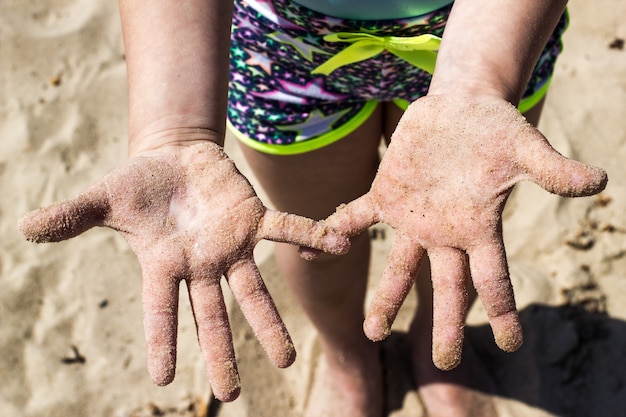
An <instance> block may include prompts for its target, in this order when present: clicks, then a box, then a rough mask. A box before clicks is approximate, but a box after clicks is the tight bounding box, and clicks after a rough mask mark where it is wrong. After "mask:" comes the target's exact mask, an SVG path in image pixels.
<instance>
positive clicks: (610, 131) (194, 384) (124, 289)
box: [0, 0, 626, 417]
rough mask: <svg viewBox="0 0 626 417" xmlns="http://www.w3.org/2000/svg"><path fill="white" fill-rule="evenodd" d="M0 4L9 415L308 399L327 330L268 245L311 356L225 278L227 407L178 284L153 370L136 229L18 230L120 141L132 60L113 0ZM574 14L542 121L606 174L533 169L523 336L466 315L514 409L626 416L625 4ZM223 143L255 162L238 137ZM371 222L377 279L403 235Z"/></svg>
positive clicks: (603, 0) (391, 408)
mask: <svg viewBox="0 0 626 417" xmlns="http://www.w3.org/2000/svg"><path fill="white" fill-rule="evenodd" d="M0 9H1V10H0V92H1V94H2V99H1V100H0V138H1V143H2V146H1V150H0V245H1V249H0V288H1V290H0V320H1V326H0V349H1V350H0V352H1V355H0V377H1V381H2V382H1V388H0V415H1V416H7V417H9V416H24V417H30V416H33V417H34V416H37V417H40V416H47V417H67V416H89V417H99V416H103V417H104V416H107V417H127V416H128V417H130V416H135V417H140V416H154V415H163V416H219V417H231V416H232V417H235V416H236V417H243V416H254V417H263V416H272V417H274V416H298V415H300V413H301V412H302V410H303V408H304V407H305V406H306V403H307V400H308V392H309V389H310V387H311V385H312V380H313V377H314V375H315V369H316V363H317V359H318V355H319V347H318V345H317V341H316V335H315V332H314V330H313V328H312V327H311V325H310V323H309V322H308V320H307V319H306V317H305V316H304V315H303V313H302V311H301V309H300V307H299V306H298V305H297V304H295V302H294V300H293V297H292V296H291V294H290V293H289V290H288V289H287V288H286V286H285V284H284V282H283V281H282V280H281V278H280V276H279V275H278V273H277V271H276V267H275V265H274V261H273V258H272V247H271V245H270V244H267V243H263V244H261V245H259V247H258V249H257V253H256V255H257V260H258V263H259V265H260V268H261V272H262V274H263V276H264V278H265V279H266V281H267V285H268V287H269V289H270V291H271V293H272V295H273V297H274V299H275V300H276V302H277V305H278V307H279V310H280V312H281V314H282V316H283V318H284V320H285V322H286V324H287V327H288V329H289V330H290V332H291V335H292V337H293V339H294V343H295V345H296V348H297V351H298V358H297V360H296V363H295V364H294V365H293V366H292V367H290V368H288V369H284V370H281V369H276V368H273V367H272V365H271V364H270V362H269V361H268V359H267V358H266V356H265V354H264V352H263V350H262V349H261V348H260V345H259V344H258V342H257V341H256V339H255V338H254V336H253V334H252V332H251V330H250V328H249V326H248V325H247V323H246V322H245V319H244V318H243V316H242V314H241V312H240V311H239V309H238V307H237V306H236V304H235V303H234V302H233V301H232V297H231V296H230V294H229V292H228V289H227V288H225V294H226V298H227V302H228V306H229V313H230V317H231V322H232V327H233V332H234V339H235V343H236V352H237V355H238V359H239V367H240V372H241V377H242V383H243V387H242V394H241V397H240V398H239V399H238V400H236V401H235V402H233V403H228V404H223V403H220V402H218V401H216V400H214V399H212V396H211V391H210V387H209V385H208V383H207V380H206V374H205V368H204V364H203V361H202V357H201V355H200V352H199V348H198V346H197V342H196V336H195V327H194V324H193V318H192V315H191V313H190V309H189V303H188V301H187V299H186V295H185V290H183V291H181V294H182V295H181V306H180V329H179V343H178V345H179V354H178V358H179V359H178V368H177V376H176V379H175V381H174V382H173V383H172V384H171V385H169V386H167V387H164V388H162V387H157V386H155V385H153V384H152V382H151V381H150V379H149V377H148V373H147V370H146V358H145V346H144V340H143V331H142V319H141V303H140V293H141V292H140V291H141V282H140V281H141V279H140V271H139V266H138V263H137V261H136V258H135V256H134V254H133V253H132V252H131V250H130V249H129V247H128V245H127V244H126V242H125V241H124V240H123V239H122V238H121V237H120V236H119V235H117V234H116V233H115V232H113V231H111V230H108V229H94V230H90V231H88V232H87V233H85V234H83V235H81V236H80V237H77V238H75V239H73V240H71V241H68V242H63V243H57V244H42V245H37V244H33V243H29V242H26V241H25V240H24V238H23V237H22V236H21V235H20V234H19V233H18V231H17V228H16V223H17V219H18V217H19V216H20V215H21V214H23V213H24V212H26V211H28V210H32V209H35V208H37V207H39V206H43V205H48V204H51V203H53V202H55V201H58V200H61V199H66V198H70V197H72V196H74V195H75V194H77V193H78V192H79V191H80V190H82V189H83V188H85V187H86V186H88V185H89V184H91V183H92V182H93V181H95V180H97V179H98V178H100V177H101V176H102V175H104V174H105V173H107V172H108V171H110V170H111V169H112V168H113V167H114V166H115V165H116V164H117V163H119V162H121V161H123V160H124V159H125V158H126V150H127V148H126V132H127V126H126V125H127V114H126V112H127V98H126V72H125V66H124V51H123V47H122V39H121V30H120V23H119V17H118V14H117V6H116V2H112V1H104V0H50V1H38V0H34V1H18V0H4V1H3V2H2V4H1V5H0ZM570 12H571V25H570V28H569V30H568V31H567V33H566V34H565V38H564V39H565V50H564V53H563V54H562V56H561V57H560V58H559V61H558V64H557V69H556V73H555V76H554V80H553V83H552V87H551V90H550V93H549V95H548V100H547V104H546V107H545V112H544V116H543V119H542V121H541V124H540V129H541V130H542V131H543V132H544V133H545V135H546V136H547V137H548V139H549V140H550V141H551V143H552V144H553V146H555V147H556V148H557V149H558V150H559V151H560V152H562V153H563V154H565V155H567V156H570V157H573V158H575V159H578V160H581V161H583V162H586V163H590V164H594V165H598V166H602V167H603V168H605V169H606V170H607V171H608V174H609V185H608V187H607V189H606V191H605V192H603V193H602V194H601V196H595V197H589V198H582V199H575V200H571V199H564V198H559V197H556V196H554V195H550V194H548V193H546V192H544V191H543V190H541V189H540V188H539V187H537V186H535V185H533V184H528V183H524V184H521V185H520V186H518V187H517V188H516V190H515V191H514V193H513V196H512V197H511V199H510V201H509V204H508V205H507V208H506V210H505V216H504V217H505V221H504V234H505V240H506V245H507V250H508V255H509V261H510V268H511V274H512V278H513V282H514V285H515V293H516V297H517V300H518V305H519V308H520V311H521V317H522V321H523V325H524V329H525V340H526V341H525V344H524V346H523V347H522V348H521V349H520V350H519V351H518V352H516V353H513V354H506V353H503V352H501V351H499V350H498V349H497V347H496V346H495V344H494V342H493V337H492V335H491V331H490V329H489V327H488V325H487V324H486V320H485V316H484V313H483V311H482V309H481V306H480V304H479V303H477V304H476V305H475V307H474V308H473V310H472V312H471V316H470V320H469V323H470V327H469V329H468V343H469V344H471V346H472V347H473V350H474V351H475V353H476V355H477V356H478V358H479V359H480V361H481V363H482V365H483V366H484V367H485V368H486V369H487V371H488V372H489V373H490V374H491V376H492V378H493V380H494V381H495V382H496V386H497V397H496V405H497V408H498V411H499V413H500V414H501V415H502V416H532V417H535V416H552V415H559V416H581V417H582V416H585V417H588V416H607V417H608V416H623V415H625V413H626V412H625V411H624V410H626V321H625V320H626V216H625V215H624V212H625V207H626V164H625V163H624V161H626V120H625V117H626V51H624V46H623V39H625V38H626V24H625V23H624V16H626V2H624V1H623V0H598V1H594V2H589V1H585V0H574V1H572V2H571V3H570ZM620 39H621V42H620ZM227 151H228V152H229V154H230V155H231V156H232V157H233V158H234V159H235V161H236V162H237V163H238V165H239V166H240V168H241V170H242V171H243V172H248V170H247V167H246V166H245V164H244V163H243V161H242V158H241V155H240V152H239V150H238V149H237V146H236V145H235V143H234V139H232V138H228V145H227ZM253 182H254V181H253ZM374 230H375V231H376V233H375V235H376V236H375V237H376V238H375V240H374V242H373V250H374V252H373V253H374V256H373V259H372V268H371V275H372V279H371V284H370V286H371V287H372V288H374V287H375V285H376V281H377V279H378V277H380V274H381V272H382V268H383V267H384V264H385V257H386V253H387V251H388V249H389V247H390V245H391V243H392V241H393V234H392V232H391V231H390V230H388V229H386V228H385V227H384V226H382V225H380V226H376V227H375V228H374ZM414 307H415V298H414V297H413V296H412V297H411V298H410V299H409V300H408V301H407V303H406V305H405V306H404V308H403V311H402V313H401V315H400V317H399V319H398V321H397V323H396V325H395V327H394V332H393V334H392V336H391V337H390V338H389V339H388V340H386V341H385V342H383V360H384V362H385V367H386V375H385V378H386V397H387V402H386V408H387V413H388V415H390V416H396V417H400V416H407V417H408V416H422V415H424V412H423V409H422V406H421V404H420V400H419V397H418V396H417V394H416V393H415V390H414V388H413V383H412V382H411V377H410V375H409V374H408V373H407V369H409V365H408V364H409V362H408V361H409V359H408V358H407V356H406V350H407V345H406V337H405V332H406V329H407V326H408V323H409V320H410V315H411V312H412V310H413V309H414ZM476 363H478V362H476Z"/></svg>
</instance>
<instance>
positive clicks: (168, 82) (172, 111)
mask: <svg viewBox="0 0 626 417" xmlns="http://www.w3.org/2000/svg"><path fill="white" fill-rule="evenodd" d="M119 3H120V14H121V19H122V29H123V33H124V45H125V51H126V65H127V69H128V89H129V153H130V154H131V155H132V154H135V153H137V152H139V151H145V150H151V149H156V148H159V147H161V146H166V145H179V144H186V143H195V142H199V141H205V140H211V141H213V142H216V143H219V144H222V143H223V138H224V132H225V120H226V102H227V94H228V92H227V91H228V53H229V38H230V37H229V34H230V25H231V17H232V1H229V0H183V1H177V0H152V1H141V0H120V2H119Z"/></svg>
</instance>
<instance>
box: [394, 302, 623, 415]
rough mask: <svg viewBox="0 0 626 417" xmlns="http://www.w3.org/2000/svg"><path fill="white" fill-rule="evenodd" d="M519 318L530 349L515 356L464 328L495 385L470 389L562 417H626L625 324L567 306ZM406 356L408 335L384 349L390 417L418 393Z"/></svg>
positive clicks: (484, 329)
mask: <svg viewBox="0 0 626 417" xmlns="http://www.w3.org/2000/svg"><path fill="white" fill-rule="evenodd" d="M589 310H591V312H590V311H589ZM520 317H521V320H522V324H523V326H524V337H525V342H524V345H523V346H522V348H520V349H519V350H518V351H517V352H515V353H505V352H502V351H500V350H499V349H498V348H497V346H496V345H495V343H494V341H493V336H492V333H491V329H490V327H489V326H488V325H483V326H473V327H468V328H467V331H466V345H467V346H469V347H470V348H471V349H472V351H473V353H475V355H476V356H477V357H478V359H479V360H478V362H479V363H482V366H483V368H486V370H487V372H488V373H489V375H490V376H491V380H492V381H491V384H490V385H491V387H490V388H487V387H486V385H485V383H484V381H473V382H470V384H471V385H472V388H474V389H476V390H480V391H489V390H492V391H495V392H494V394H495V395H497V396H499V397H502V398H507V399H511V400H515V401H520V402H523V403H525V404H527V405H529V406H532V407H535V408H539V409H542V410H544V411H546V412H548V413H551V414H554V415H557V416H566V417H591V416H593V417H619V416H626V322H624V321H621V320H616V319H613V318H610V317H608V316H607V315H605V314H602V313H596V312H593V309H588V308H587V309H586V308H585V306H569V305H568V306H558V307H555V306H547V305H540V304H531V305H529V306H528V307H526V308H525V309H524V310H522V311H521V312H520ZM409 350H410V348H409V343H408V337H407V334H406V333H401V332H398V333H394V334H392V335H391V336H390V338H389V339H388V341H386V342H385V344H384V357H383V360H384V361H385V366H386V368H387V370H388V371H387V375H386V381H387V387H388V392H387V399H388V401H387V413H388V414H393V412H394V410H399V409H401V408H402V407H403V404H404V401H405V397H406V395H407V394H408V393H409V392H410V391H412V390H414V387H415V384H414V382H413V381H412V380H411V378H410V377H409V376H407V374H408V373H410V369H411V363H410V354H409ZM464 357H466V355H464Z"/></svg>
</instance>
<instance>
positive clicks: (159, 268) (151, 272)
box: [19, 0, 349, 401]
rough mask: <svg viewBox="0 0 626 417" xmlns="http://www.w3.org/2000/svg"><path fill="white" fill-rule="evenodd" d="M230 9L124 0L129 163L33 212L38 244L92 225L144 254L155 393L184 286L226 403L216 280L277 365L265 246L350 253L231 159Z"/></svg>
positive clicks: (223, 0) (279, 350)
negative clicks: (262, 260)
mask: <svg viewBox="0 0 626 417" xmlns="http://www.w3.org/2000/svg"><path fill="white" fill-rule="evenodd" d="M231 7H232V4H231V2H230V1H229V0H183V1H177V0H155V1H140V0H123V1H121V2H120V8H121V14H122V22H123V31H124V41H125V43H126V51H127V64H128V78H129V93H130V127H129V130H130V132H129V133H130V138H129V140H130V143H129V153H130V158H129V159H128V161H126V162H124V163H122V164H120V165H119V166H118V167H117V168H115V169H114V170H113V171H112V172H111V173H109V174H108V175H106V176H105V177H104V178H102V179H101V180H99V181H98V182H96V183H95V184H93V185H92V186H90V187H88V188H87V189H86V190H84V191H83V192H82V193H81V194H80V195H79V196H78V197H76V198H74V199H71V200H67V201H64V202H60V203H56V204H54V205H52V206H50V207H47V208H43V209H39V210H35V211H33V212H31V213H27V214H26V215H25V216H23V217H22V218H21V219H20V221H19V228H20V230H21V231H22V233H23V234H24V235H25V236H26V238H27V239H29V240H31V241H34V242H41V243H43V242H56V241H60V240H64V239H69V238H72V237H75V236H77V235H79V234H80V233H82V232H84V231H86V230H88V229H90V228H92V227H94V226H106V227H110V228H112V229H114V230H117V231H118V232H119V233H120V234H122V235H123V236H124V238H125V239H126V240H127V241H128V243H129V244H130V246H131V248H132V249H133V251H134V252H135V254H136V255H137V258H138V260H139V264H140V265H141V270H142V278H143V293H142V303H143V311H144V332H145V338H146V346H147V359H148V370H149V372H150V375H151V377H152V380H153V381H154V382H155V383H157V384H159V385H166V384H169V383H170V382H171V381H172V380H173V378H174V373H175V368H176V337H177V321H178V319H177V313H178V299H179V287H180V282H181V281H185V282H186V287H187V290H188V292H189V298H190V300H191V306H192V309H193V314H194V317H195V320H196V327H197V333H198V342H199V344H200V347H201V350H202V353H203V356H204V358H205V362H206V365H207V371H208V376H209V380H210V383H211V387H212V389H213V394H214V395H215V396H216V397H217V398H219V399H221V400H223V401H231V400H233V399H235V398H236V397H237V395H238V394H239V390H240V386H239V374H238V371H237V364H236V360H235V352H234V348H233V341H232V332H231V329H230V325H229V322H228V314H227V311H226V306H225V303H224V299H223V295H222V290H221V282H222V277H225V278H226V281H227V282H228V285H229V287H230V289H231V291H232V293H233V296H234V298H235V300H236V301H237V303H238V304H239V306H240V307H241V310H242V312H243V314H244V316H245V317H246V318H247V320H248V322H249V323H250V326H251V327H252V329H253V330H254V332H255V334H256V336H257V338H258V339H259V341H260V343H261V345H262V346H263V347H264V348H265V351H266V352H267V354H268V356H269V359H270V360H271V361H272V362H273V363H274V364H275V365H276V366H279V367H286V366H289V365H290V364H291V363H292V362H293V361H294V359H295V349H294V346H293V343H292V342H291V339H290V337H289V334H288V332H287V329H286V328H285V326H284V324H283V322H282V319H281V318H280V315H279V314H278V311H277V310H276V307H275V305H274V303H273V301H272V298H271V296H270V295H269V293H268V291H267V289H266V288H265V284H264V283H263V280H262V279H261V275H260V273H259V271H258V269H257V266H256V264H255V262H254V257H253V254H254V247H255V245H256V244H257V243H258V242H259V241H260V240H262V239H269V240H274V241H281V242H289V243H292V244H296V245H304V246H310V247H314V248H318V249H321V250H327V251H329V252H332V253H335V254H341V253H345V252H346V251H347V249H348V247H349V242H348V241H347V238H346V237H344V236H342V235H339V234H338V233H335V232H334V231H333V230H331V229H330V228H329V227H327V226H326V225H324V224H322V223H319V222H314V221H313V220H310V219H306V218H303V217H300V216H296V215H290V214H287V213H280V212H275V211H272V210H268V209H267V208H266V207H265V206H264V205H263V203H262V202H261V200H260V199H259V198H258V197H257V196H256V194H255V192H254V189H253V188H252V186H251V185H250V183H249V182H248V181H247V180H246V178H245V177H243V175H241V173H240V172H239V171H238V170H237V168H236V166H235V164H234V163H233V162H232V161H231V160H230V159H229V158H228V156H227V155H226V154H225V153H224V151H223V149H222V146H221V145H222V143H223V140H224V130H225V116H226V114H225V112H226V98H227V82H228V43H229V28H230V20H231V19H230V16H231V13H232V12H231Z"/></svg>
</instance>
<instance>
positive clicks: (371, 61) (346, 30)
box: [228, 0, 567, 155]
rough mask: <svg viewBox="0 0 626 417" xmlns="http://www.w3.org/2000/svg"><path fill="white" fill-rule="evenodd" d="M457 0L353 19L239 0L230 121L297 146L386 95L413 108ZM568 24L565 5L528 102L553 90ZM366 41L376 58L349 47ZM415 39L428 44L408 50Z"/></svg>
mask: <svg viewBox="0 0 626 417" xmlns="http://www.w3.org/2000/svg"><path fill="white" fill-rule="evenodd" d="M451 7H452V5H449V6H445V7H443V8H441V9H438V10H435V11H433V12H431V13H427V14H424V15H421V16H416V17H411V18H407V19H394V20H350V19H340V18H335V17H331V16H326V15H323V14H320V13H317V12H315V11H312V10H310V9H307V8H305V7H303V6H300V5H298V4H296V3H293V2H292V1H291V0H235V12H234V17H233V24H232V32H231V33H232V35H231V54H230V81H229V108H228V125H229V128H230V130H231V131H232V132H233V133H234V134H235V136H237V137H238V138H239V139H240V140H242V141H243V142H244V143H246V144H247V145H249V146H251V147H252V148H254V149H257V150H260V151H262V152H266V153H271V154H281V155H288V154H297V153H303V152H308V151H312V150H315V149H319V148H321V147H323V146H326V145H328V144H330V143H332V142H335V141H337V140H339V139H341V138H343V137H345V136H346V135H348V134H349V133H351V132H352V131H354V130H355V129H356V128H357V127H359V126H360V125H361V124H362V123H363V122H364V121H365V120H367V118H368V117H369V116H370V115H371V114H372V112H373V111H374V109H375V108H376V106H377V104H378V103H379V102H383V101H391V102H394V103H396V104H397V105H398V106H399V107H400V108H402V109H404V108H406V106H407V105H408V103H409V102H411V101H414V100H416V99H418V98H419V97H422V96H424V95H425V94H426V93H427V92H428V86H429V84H430V79H431V74H430V73H429V72H430V71H432V68H430V67H429V64H428V62H427V61H428V60H429V59H430V57H429V56H430V55H429V54H434V56H436V45H437V40H438V39H439V38H440V37H441V36H442V33H443V30H444V28H445V24H446V21H447V17H448V15H449V13H450V9H451ZM566 27H567V16H566V15H564V16H563V17H562V18H561V21H560V22H559V24H558V26H557V28H556V30H555V31H554V33H553V35H552V37H551V38H550V40H549V41H548V43H547V45H546V47H545V49H544V51H543V52H542V55H541V57H540V59H539V61H538V63H537V65H536V67H535V70H534V72H533V75H532V77H531V80H530V82H529V83H528V86H527V88H526V91H525V93H524V99H523V100H522V102H521V103H520V111H522V112H524V111H526V110H529V109H530V108H532V106H533V105H534V104H536V103H537V102H538V101H539V100H540V99H541V98H542V97H543V96H544V95H545V93H546V90H547V87H548V85H549V82H550V79H551V76H552V72H553V69H554V64H555V61H556V58H557V56H558V55H559V53H560V52H561V50H562V45H561V35H562V33H563V32H564V30H565V28H566ZM424 35H425V36H424ZM392 37H393V38H392ZM389 40H391V41H392V43H391V44H390V43H389ZM393 41H395V42H396V44H397V46H396V47H395V49H394V46H393V45H394V43H393ZM358 42H361V43H360V44H359V45H362V46H361V48H360V52H358V53H361V54H365V56H366V57H367V59H363V60H360V61H357V62H352V61H354V58H352V56H351V55H354V54H347V53H346V52H342V51H344V50H345V49H346V48H349V47H351V46H353V45H355V44H357V43H358ZM409 44H410V45H409ZM414 44H418V46H414ZM389 45H391V46H389ZM407 45H409V46H407ZM433 45H434V46H433ZM407 48H408V49H420V48H425V49H424V50H420V51H418V52H417V53H415V51H414V50H413V51H411V52H408V53H406V52H403V50H404V49H407ZM353 49H354V48H353ZM357 49H359V48H357ZM433 49H435V50H434V51H433ZM358 53H357V54H358ZM340 54H341V56H342V57H343V58H344V59H341V58H339V57H340ZM411 54H413V55H416V54H417V55H419V54H423V56H424V57H425V59H424V60H422V61H423V62H424V64H423V65H422V66H421V67H420V66H419V65H421V64H420V63H419V62H418V64H416V63H415V62H413V63H412V62H409V61H411V56H412V55H411ZM370 55H372V56H370ZM334 57H338V58H334ZM361 58H362V57H361ZM432 59H433V64H432V65H434V58H432ZM329 60H330V61H329ZM335 61H339V62H338V63H337V62H335ZM422 61H420V62H422ZM331 64H332V65H331ZM416 65H417V66H416Z"/></svg>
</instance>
